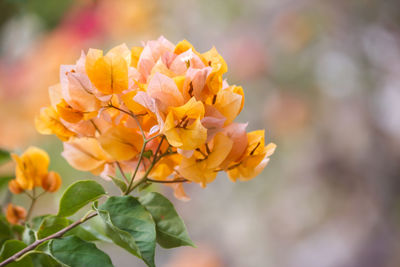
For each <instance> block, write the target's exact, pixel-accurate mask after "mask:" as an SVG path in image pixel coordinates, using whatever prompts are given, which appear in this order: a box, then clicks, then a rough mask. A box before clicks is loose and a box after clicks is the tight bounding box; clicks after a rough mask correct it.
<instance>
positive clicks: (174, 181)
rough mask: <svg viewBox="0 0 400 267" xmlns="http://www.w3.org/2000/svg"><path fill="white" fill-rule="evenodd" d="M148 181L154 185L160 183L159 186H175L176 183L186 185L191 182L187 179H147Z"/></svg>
mask: <svg viewBox="0 0 400 267" xmlns="http://www.w3.org/2000/svg"><path fill="white" fill-rule="evenodd" d="M147 181H148V182H152V183H159V184H174V183H186V182H188V181H189V180H187V179H177V180H166V181H160V180H154V179H150V178H147Z"/></svg>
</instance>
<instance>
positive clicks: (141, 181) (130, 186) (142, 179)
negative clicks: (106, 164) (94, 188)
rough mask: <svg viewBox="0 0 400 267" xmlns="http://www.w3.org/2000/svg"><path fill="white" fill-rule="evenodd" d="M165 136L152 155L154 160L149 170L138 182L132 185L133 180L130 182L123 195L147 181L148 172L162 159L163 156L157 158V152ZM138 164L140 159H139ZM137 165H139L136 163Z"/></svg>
mask: <svg viewBox="0 0 400 267" xmlns="http://www.w3.org/2000/svg"><path fill="white" fill-rule="evenodd" d="M164 139H165V136H162V138H161V141H160V143H159V144H158V147H157V149H156V152H155V153H154V158H153V161H152V162H151V164H150V166H149V168H148V169H147V170H146V172H145V174H144V175H143V177H142V178H140V180H138V181H136V182H134V183H132V181H133V179H132V180H131V184H130V185H129V187H128V188H127V190H126V192H125V195H128V194H129V193H130V192H132V191H133V190H134V189H135V188H136V187H138V186H139V185H141V184H142V183H144V182H146V181H147V180H148V178H147V176H148V175H149V173H150V171H151V170H152V169H153V167H154V166H155V165H156V163H157V162H158V161H159V160H160V159H161V158H162V157H163V155H161V156H159V157H157V154H158V152H159V151H160V148H161V145H162V142H163V141H164ZM139 162H140V159H139ZM138 165H139V163H138Z"/></svg>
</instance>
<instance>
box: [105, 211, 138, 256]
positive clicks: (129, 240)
mask: <svg viewBox="0 0 400 267" xmlns="http://www.w3.org/2000/svg"><path fill="white" fill-rule="evenodd" d="M98 213H99V215H100V217H101V218H102V220H103V223H104V229H102V230H103V232H102V233H103V234H104V235H105V236H107V237H109V238H110V239H111V240H112V241H113V242H114V244H116V245H118V246H120V247H121V248H123V249H125V250H126V251H128V252H130V253H131V254H133V255H135V256H136V257H139V258H141V256H140V254H139V248H138V247H137V245H136V242H135V239H134V238H133V236H132V235H131V234H130V233H128V232H126V231H123V230H121V229H119V228H118V227H116V226H115V225H114V224H113V222H112V221H111V218H110V214H109V213H108V212H107V211H105V210H98Z"/></svg>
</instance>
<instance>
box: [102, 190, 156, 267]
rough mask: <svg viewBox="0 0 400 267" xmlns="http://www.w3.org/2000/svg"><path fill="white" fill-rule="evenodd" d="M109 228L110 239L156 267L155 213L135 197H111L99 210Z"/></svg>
mask: <svg viewBox="0 0 400 267" xmlns="http://www.w3.org/2000/svg"><path fill="white" fill-rule="evenodd" d="M98 211H99V214H100V216H101V218H102V219H103V220H104V222H105V223H106V225H107V226H108V233H107V234H108V236H109V237H110V238H111V239H112V240H113V241H114V242H115V243H116V244H117V245H120V246H121V247H123V248H125V249H127V250H128V251H129V252H131V253H132V254H134V255H135V256H139V257H140V258H142V259H143V261H144V262H145V263H146V264H147V265H148V266H155V264H154V253H155V243H156V229H155V223H154V221H153V218H152V217H151V214H150V213H149V212H148V211H147V210H146V209H145V208H144V207H143V206H142V205H141V204H140V202H139V201H138V200H137V199H135V198H134V197H132V196H122V197H110V198H109V199H108V200H107V201H106V202H105V203H104V204H102V205H101V206H99V208H98Z"/></svg>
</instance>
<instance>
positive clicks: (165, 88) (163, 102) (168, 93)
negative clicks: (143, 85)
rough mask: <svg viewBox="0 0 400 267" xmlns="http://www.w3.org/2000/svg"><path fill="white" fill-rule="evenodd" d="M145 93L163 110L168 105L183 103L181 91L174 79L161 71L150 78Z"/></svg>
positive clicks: (173, 105) (174, 105)
mask: <svg viewBox="0 0 400 267" xmlns="http://www.w3.org/2000/svg"><path fill="white" fill-rule="evenodd" d="M147 93H148V94H149V96H150V97H152V98H154V99H156V100H157V101H158V103H159V107H160V109H161V111H163V112H165V111H166V110H167V109H168V108H169V107H177V106H181V105H183V104H184V101H183V96H182V93H181V92H180V91H179V89H178V87H177V86H176V83H175V82H174V80H173V79H171V78H169V77H167V76H165V75H163V74H161V73H157V74H155V75H154V76H153V77H152V78H151V80H150V82H149V86H148V87H147Z"/></svg>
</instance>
